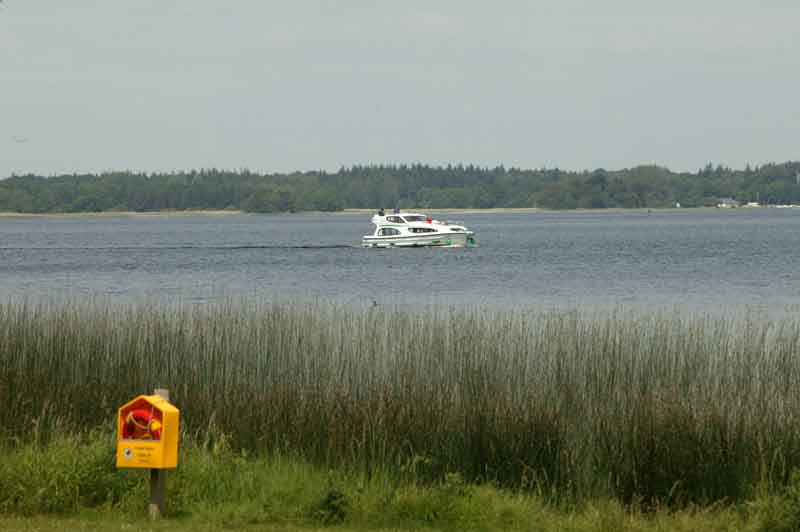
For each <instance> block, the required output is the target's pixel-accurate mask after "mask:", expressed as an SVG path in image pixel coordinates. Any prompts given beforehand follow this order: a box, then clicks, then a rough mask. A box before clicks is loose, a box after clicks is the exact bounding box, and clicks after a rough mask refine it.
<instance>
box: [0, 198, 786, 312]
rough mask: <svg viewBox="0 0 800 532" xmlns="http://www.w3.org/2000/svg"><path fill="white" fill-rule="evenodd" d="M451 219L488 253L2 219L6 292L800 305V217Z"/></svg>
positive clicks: (267, 229) (263, 222)
mask: <svg viewBox="0 0 800 532" xmlns="http://www.w3.org/2000/svg"><path fill="white" fill-rule="evenodd" d="M433 214H435V213H433ZM448 217H449V218H454V219H457V220H459V221H462V222H464V223H465V224H467V225H468V226H469V228H470V229H472V230H474V231H475V232H476V236H477V239H478V243H479V247H477V248H473V249H387V250H374V249H362V248H360V247H359V244H360V239H361V236H362V235H364V234H366V233H368V232H371V225H370V223H369V218H370V216H369V215H350V214H336V215H230V216H222V217H214V216H175V217H152V218H150V217H147V218H66V219H65V218H46V219H45V218H25V219H10V218H6V219H4V218H0V299H2V300H3V301H5V300H9V299H17V298H28V299H42V298H44V299H54V300H62V299H65V298H72V297H76V296H80V297H85V296H101V297H106V298H111V299H119V300H141V299H145V298H156V299H159V300H163V301H169V302H191V303H194V302H200V303H202V302H211V301H221V300H226V299H231V298H232V299H239V298H244V299H249V300H257V301H278V302H285V301H306V300H327V301H334V302H338V303H344V304H353V305H372V304H374V302H377V303H378V304H392V305H401V306H406V305H408V306H430V305H435V306H465V305H467V306H488V307H498V308H523V309H526V308H533V309H541V308H558V309H573V308H600V309H602V308H606V307H620V306H622V307H640V306H641V307H646V308H654V307H664V308H673V307H679V308H687V309H691V310H700V311H711V312H716V311H718V310H729V309H732V308H748V309H756V310H766V311H771V310H773V309H788V311H789V312H792V311H793V310H794V307H795V306H797V305H798V304H800V282H799V281H800V275H798V273H797V271H798V269H797V262H798V258H800V209H798V210H792V209H785V210H779V209H753V210H743V209H739V210H731V211H686V210H684V211H678V210H676V211H662V212H653V213H647V212H625V213H604V212H579V213H576V212H572V213H539V214H495V213H482V214H463V215H456V216H452V215H451V216H437V218H448Z"/></svg>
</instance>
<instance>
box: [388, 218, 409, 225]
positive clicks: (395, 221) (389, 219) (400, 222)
mask: <svg viewBox="0 0 800 532" xmlns="http://www.w3.org/2000/svg"><path fill="white" fill-rule="evenodd" d="M386 221H388V222H392V223H393V224H404V223H406V222H405V220H403V219H402V218H400V217H399V216H387V217H386Z"/></svg>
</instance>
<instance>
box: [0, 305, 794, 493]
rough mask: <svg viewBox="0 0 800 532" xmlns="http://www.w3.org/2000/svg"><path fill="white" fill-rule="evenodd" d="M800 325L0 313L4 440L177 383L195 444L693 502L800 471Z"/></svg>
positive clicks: (84, 419)
mask: <svg viewBox="0 0 800 532" xmlns="http://www.w3.org/2000/svg"><path fill="white" fill-rule="evenodd" d="M798 355H800V323H798V322H796V321H792V320H788V319H787V320H785V321H780V322H763V321H756V320H748V319H747V318H730V319H723V318H718V317H704V316H688V315H681V314H663V313H662V314H653V315H631V314H626V313H623V312H617V313H610V314H605V315H594V316H582V315H579V314H577V313H550V314H540V315H528V314H522V313H512V312H500V313H493V312H484V311H480V310H465V311H426V312H420V313H412V312H409V311H395V310H392V309H386V308H383V307H378V308H376V309H372V310H364V311H360V310H354V309H349V308H342V307H334V306H247V305H244V304H228V305H219V306H213V307H164V306H162V307H152V306H147V305H141V306H130V305H128V306H115V305H110V304H104V303H77V304H74V305H67V306H58V307H51V306H47V305H40V304H25V303H8V304H6V305H3V306H1V307H0V404H3V408H2V409H0V434H2V437H3V440H4V442H5V445H19V444H21V443H26V442H31V443H46V442H47V441H49V440H50V439H51V438H52V437H53V436H54V435H58V434H64V433H71V434H83V433H85V432H86V431H88V430H91V429H93V428H95V427H98V426H106V427H108V426H110V425H111V424H112V423H113V416H114V412H115V409H116V408H117V407H118V406H119V405H120V404H122V403H123V402H125V401H126V400H128V399H129V398H130V397H132V396H133V395H136V394H138V393H142V392H146V391H149V390H152V389H153V388H154V387H158V386H161V387H167V388H169V389H170V390H171V395H172V397H173V398H174V399H173V400H174V402H175V403H176V404H178V406H179V407H180V408H181V412H182V423H183V427H184V431H185V436H186V438H188V439H196V440H202V441H209V442H210V443H209V445H213V444H214V441H215V438H219V437H220V436H219V435H221V434H226V435H228V436H229V438H230V439H229V441H228V443H227V444H226V445H230V446H231V447H232V448H233V449H236V450H245V451H247V452H249V453H251V455H258V456H261V455H267V454H274V453H280V454H286V455H291V456H295V457H299V458H301V459H302V460H304V461H307V462H308V463H311V464H315V465H317V466H319V467H322V468H333V469H334V470H337V471H349V472H353V473H357V474H360V475H364V476H365V477H366V478H372V477H373V476H380V475H385V474H391V475H393V476H394V477H396V478H397V479H399V481H403V482H409V483H413V484H414V485H419V486H426V485H437V484H438V483H441V482H444V481H445V480H446V479H448V478H452V476H453V475H456V476H457V477H458V478H461V479H463V480H464V481H465V482H466V483H468V484H469V485H473V484H477V485H481V484H486V483H490V484H492V485H496V486H502V487H506V488H510V489H514V490H519V491H520V492H522V493H531V494H536V495H537V496H539V497H541V498H542V499H543V500H546V501H548V502H550V503H557V504H575V503H582V502H584V501H589V500H605V499H612V500H616V501H618V502H619V504H623V505H628V504H632V503H635V504H642V505H644V506H651V507H670V508H683V507H687V506H690V505H691V504H711V503H714V502H718V501H725V502H727V503H730V502H737V501H746V500H751V499H752V498H753V497H754V496H755V495H756V491H757V490H758V489H760V488H759V487H764V486H767V487H768V489H772V490H776V491H777V490H780V489H782V488H783V486H785V485H786V484H787V483H788V480H789V478H790V475H791V473H792V471H794V470H795V469H796V468H798V466H800V434H799V433H798V431H797V427H798V426H800V389H798V386H797V382H798V381H799V377H800V375H799V374H798V370H800V361H799V360H800V359H799V358H798Z"/></svg>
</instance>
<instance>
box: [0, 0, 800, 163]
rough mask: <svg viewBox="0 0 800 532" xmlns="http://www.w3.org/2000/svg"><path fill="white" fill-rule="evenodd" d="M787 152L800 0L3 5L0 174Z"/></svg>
mask: <svg viewBox="0 0 800 532" xmlns="http://www.w3.org/2000/svg"><path fill="white" fill-rule="evenodd" d="M798 158H800V2H799V1H798V0H762V1H755V0H752V1H751V0H670V1H668V2H667V1H656V0H602V1H600V0H548V1H539V0H530V1H512V0H508V1H500V0H498V1H497V2H478V1H474V2H473V1H471V0H459V1H433V0H403V1H398V2H388V1H384V2H381V1H379V0H371V1H366V0H363V1H362V0H339V1H333V0H331V1H306V0H284V1H280V2H278V1H271V0H227V1H219V0H218V1H213V2H212V1H210V0H128V1H124V2H123V1H121V0H94V1H90V0H69V1H66V0H4V1H2V3H0V177H7V176H9V175H11V174H12V173H17V174H19V173H27V172H34V173H38V174H43V175H51V174H58V173H65V172H68V173H71V172H100V171H104V170H112V169H114V170H123V169H130V170H142V171H165V170H166V171H171V170H183V169H192V168H209V167H217V168H227V169H241V168H249V169H251V170H254V171H267V172H284V171H290V170H313V169H327V170H336V169H338V168H339V167H340V166H349V165H353V164H377V163H403V162H409V163H410V162H422V163H428V164H435V165H438V164H447V163H458V162H463V163H474V164H478V165H481V166H495V165H498V164H504V165H506V166H518V167H523V168H539V167H542V166H546V167H556V166H557V167H559V168H562V169H565V170H583V169H594V168H599V167H603V168H607V169H621V168H626V167H630V166H634V165H637V164H645V163H656V164H660V165H665V166H668V167H669V168H671V169H673V170H691V171H694V170H696V169H697V168H699V167H701V166H704V165H705V164H706V163H708V162H713V163H715V164H718V163H719V164H723V165H727V166H732V167H737V168H739V167H743V166H744V165H745V164H747V163H750V164H761V163H766V162H770V161H775V162H782V161H786V160H790V159H798Z"/></svg>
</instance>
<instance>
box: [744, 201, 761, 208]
mask: <svg viewBox="0 0 800 532" xmlns="http://www.w3.org/2000/svg"><path fill="white" fill-rule="evenodd" d="M745 207H761V205H760V204H759V203H758V202H757V201H748V202H747V203H746V204H745Z"/></svg>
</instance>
